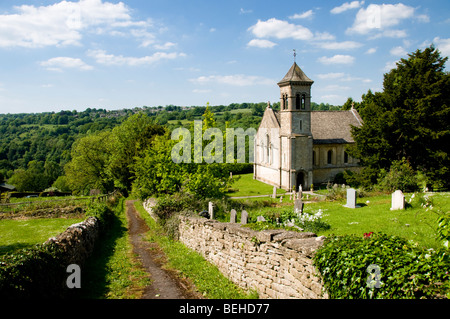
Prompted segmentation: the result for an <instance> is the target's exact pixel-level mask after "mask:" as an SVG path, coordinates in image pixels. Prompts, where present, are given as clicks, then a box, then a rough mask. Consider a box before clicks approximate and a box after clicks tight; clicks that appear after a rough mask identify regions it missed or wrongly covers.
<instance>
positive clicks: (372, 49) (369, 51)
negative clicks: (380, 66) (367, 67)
mask: <svg viewBox="0 0 450 319" xmlns="http://www.w3.org/2000/svg"><path fill="white" fill-rule="evenodd" d="M375 52H377V48H370V49H369V50H367V51H366V54H374V53H375Z"/></svg>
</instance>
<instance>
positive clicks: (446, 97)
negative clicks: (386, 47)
mask: <svg viewBox="0 0 450 319" xmlns="http://www.w3.org/2000/svg"><path fill="white" fill-rule="evenodd" d="M408 56H409V57H408V59H401V60H400V61H399V62H397V67H396V68H395V69H393V70H391V71H390V72H389V73H386V74H385V75H384V81H383V92H377V93H375V94H373V93H372V92H371V91H369V92H368V93H367V94H366V95H363V97H362V102H361V104H360V105H359V110H360V114H361V117H362V118H363V120H364V125H363V126H362V127H360V128H357V127H354V128H352V134H353V137H354V139H355V142H356V144H355V145H354V146H353V147H351V149H350V152H351V155H353V156H354V157H357V158H360V159H361V161H362V164H363V165H366V166H369V167H371V168H375V169H381V168H384V169H388V168H389V167H390V165H391V163H392V162H393V161H399V160H401V159H402V158H405V159H406V161H407V162H409V163H410V165H411V167H412V168H413V169H414V170H420V171H423V173H424V174H425V175H426V176H427V177H428V178H429V179H431V180H433V181H434V182H435V184H438V185H442V186H446V187H449V186H450V184H449V183H450V157H449V154H450V143H449V142H450V121H449V120H448V119H449V117H450V74H449V73H448V72H445V71H444V69H445V62H446V61H447V60H448V58H447V57H441V55H440V53H439V51H438V50H437V49H435V48H434V47H433V46H430V47H429V48H426V49H425V50H423V51H421V50H416V51H415V52H413V53H411V54H409V55H408Z"/></svg>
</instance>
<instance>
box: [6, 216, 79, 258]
mask: <svg viewBox="0 0 450 319" xmlns="http://www.w3.org/2000/svg"><path fill="white" fill-rule="evenodd" d="M82 220H83V218H42V219H20V220H13V219H2V220H0V255H3V254H5V253H8V252H13V251H15V250H17V249H21V248H28V247H31V246H34V245H35V244H41V243H43V242H45V241H46V240H47V239H49V238H50V237H53V236H56V235H58V234H59V233H61V232H63V231H64V230H65V229H66V228H67V227H69V226H70V225H72V224H76V223H79V222H81V221H82Z"/></svg>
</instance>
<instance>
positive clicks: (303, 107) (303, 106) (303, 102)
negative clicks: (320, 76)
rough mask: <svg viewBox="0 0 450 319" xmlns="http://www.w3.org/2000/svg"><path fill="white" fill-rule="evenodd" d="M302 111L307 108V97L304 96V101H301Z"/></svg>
mask: <svg viewBox="0 0 450 319" xmlns="http://www.w3.org/2000/svg"><path fill="white" fill-rule="evenodd" d="M301 106H302V110H304V109H305V107H306V95H305V94H302V101H301Z"/></svg>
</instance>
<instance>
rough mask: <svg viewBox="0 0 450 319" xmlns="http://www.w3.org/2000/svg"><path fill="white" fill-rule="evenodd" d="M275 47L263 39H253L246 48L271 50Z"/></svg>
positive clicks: (274, 44) (272, 43)
mask: <svg viewBox="0 0 450 319" xmlns="http://www.w3.org/2000/svg"><path fill="white" fill-rule="evenodd" d="M276 45H277V44H276V43H274V42H272V41H269V40H264V39H253V40H251V41H249V42H248V43H247V46H249V47H257V48H273V47H274V46H276Z"/></svg>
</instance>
